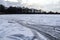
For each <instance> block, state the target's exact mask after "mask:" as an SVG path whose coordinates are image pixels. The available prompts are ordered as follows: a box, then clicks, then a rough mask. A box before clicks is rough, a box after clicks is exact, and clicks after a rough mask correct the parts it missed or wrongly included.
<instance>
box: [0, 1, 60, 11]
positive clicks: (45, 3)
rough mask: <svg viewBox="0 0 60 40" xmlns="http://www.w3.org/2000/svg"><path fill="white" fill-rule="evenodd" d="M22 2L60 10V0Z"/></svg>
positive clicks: (30, 6) (25, 4) (37, 6)
mask: <svg viewBox="0 0 60 40" xmlns="http://www.w3.org/2000/svg"><path fill="white" fill-rule="evenodd" d="M5 1H6V0H5ZM10 2H18V1H17V0H10ZM0 3H1V2H0ZM21 4H22V5H23V6H25V7H29V8H35V9H42V10H45V11H54V12H56V11H58V12H60V0H22V1H21Z"/></svg>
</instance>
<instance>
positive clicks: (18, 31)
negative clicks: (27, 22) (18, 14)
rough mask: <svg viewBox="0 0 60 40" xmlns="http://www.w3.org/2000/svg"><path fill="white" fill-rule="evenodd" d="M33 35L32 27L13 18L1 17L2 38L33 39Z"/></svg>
mask: <svg viewBox="0 0 60 40" xmlns="http://www.w3.org/2000/svg"><path fill="white" fill-rule="evenodd" d="M33 37H34V34H33V33H32V31H31V29H29V28H27V27H24V26H22V25H20V24H18V23H16V22H15V21H13V20H5V19H0V40H12V39H13V40H14V39H15V40H24V39H25V40H32V39H33Z"/></svg>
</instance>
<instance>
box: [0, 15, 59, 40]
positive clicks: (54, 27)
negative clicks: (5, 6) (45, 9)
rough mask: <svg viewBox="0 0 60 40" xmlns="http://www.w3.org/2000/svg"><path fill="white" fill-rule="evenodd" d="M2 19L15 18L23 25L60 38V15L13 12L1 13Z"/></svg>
mask: <svg viewBox="0 0 60 40" xmlns="http://www.w3.org/2000/svg"><path fill="white" fill-rule="evenodd" d="M0 19H4V20H9V21H11V20H14V21H16V22H17V23H19V24H20V25H22V26H25V27H28V28H31V29H34V30H40V31H42V32H44V33H47V34H49V35H51V36H53V37H55V38H58V39H60V15H44V14H43V15H42V14H40V15H38V14H34V15H33V14H31V15H30V14H19V15H17V14H15V15H14V14H13V15H0ZM42 32H41V33H42ZM44 33H42V34H44ZM44 35H45V34H44ZM45 36H46V35H45ZM54 40H55V39H54Z"/></svg>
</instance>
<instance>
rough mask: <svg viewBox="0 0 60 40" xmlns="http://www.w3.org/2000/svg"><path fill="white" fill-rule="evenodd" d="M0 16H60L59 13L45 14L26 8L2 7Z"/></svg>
mask: <svg viewBox="0 0 60 40" xmlns="http://www.w3.org/2000/svg"><path fill="white" fill-rule="evenodd" d="M0 14H60V13H58V12H52V11H50V12H45V11H42V10H37V9H29V8H25V7H12V6H10V7H5V6H4V5H0Z"/></svg>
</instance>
